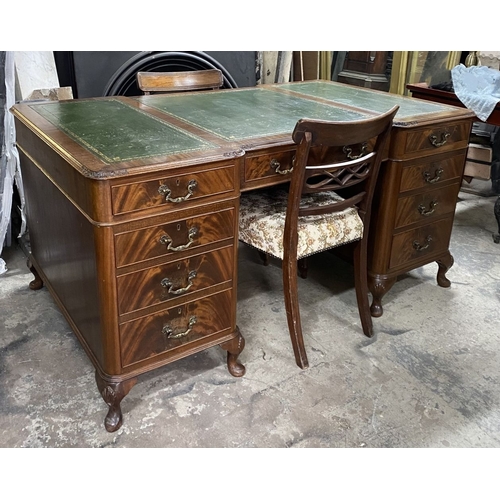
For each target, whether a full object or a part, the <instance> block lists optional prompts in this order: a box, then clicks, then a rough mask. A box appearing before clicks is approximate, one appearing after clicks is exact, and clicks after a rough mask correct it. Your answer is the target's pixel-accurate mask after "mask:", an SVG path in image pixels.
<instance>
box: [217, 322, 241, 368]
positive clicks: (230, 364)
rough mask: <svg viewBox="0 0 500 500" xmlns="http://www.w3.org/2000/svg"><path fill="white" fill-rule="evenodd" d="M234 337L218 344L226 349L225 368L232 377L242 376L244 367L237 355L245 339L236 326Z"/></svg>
mask: <svg viewBox="0 0 500 500" xmlns="http://www.w3.org/2000/svg"><path fill="white" fill-rule="evenodd" d="M236 330H237V332H238V334H237V335H236V337H234V338H232V339H231V340H228V341H227V342H223V343H222V344H220V346H221V347H222V349H224V350H225V351H227V369H228V370H229V373H230V374H231V375H232V376H233V377H243V375H245V367H244V366H243V365H242V364H241V363H240V362H239V361H238V356H239V355H240V354H241V351H243V348H244V347H245V339H244V338H243V336H242V335H241V333H240V331H239V330H238V327H236Z"/></svg>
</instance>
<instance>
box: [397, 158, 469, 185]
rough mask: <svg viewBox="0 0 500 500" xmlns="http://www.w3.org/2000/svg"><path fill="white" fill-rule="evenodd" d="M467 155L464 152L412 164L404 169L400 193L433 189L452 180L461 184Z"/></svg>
mask: <svg viewBox="0 0 500 500" xmlns="http://www.w3.org/2000/svg"><path fill="white" fill-rule="evenodd" d="M465 155H466V152H465V151H464V152H463V153H462V154H459V155H454V156H451V157H450V156H448V157H447V156H439V157H433V158H432V159H431V160H430V161H426V162H419V163H414V164H413V163H410V164H409V165H408V166H405V167H403V169H402V174H401V185H400V186H401V187H400V191H401V192H402V193H403V192H405V191H411V190H413V189H419V188H423V187H428V188H432V187H433V186H438V185H439V184H441V183H443V182H445V181H449V180H452V179H456V180H457V182H459V180H460V179H461V178H462V172H463V168H464V165H465Z"/></svg>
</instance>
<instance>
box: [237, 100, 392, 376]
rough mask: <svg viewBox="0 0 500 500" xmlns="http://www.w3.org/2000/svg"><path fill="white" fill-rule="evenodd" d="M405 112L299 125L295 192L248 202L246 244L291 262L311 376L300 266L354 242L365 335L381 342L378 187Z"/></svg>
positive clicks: (291, 305)
mask: <svg viewBox="0 0 500 500" xmlns="http://www.w3.org/2000/svg"><path fill="white" fill-rule="evenodd" d="M397 110H398V106H395V107H394V108H392V109H391V110H390V111H388V112H387V113H384V114H382V115H379V116H376V117H373V118H369V119H365V120H359V121H351V122H327V121H319V120H309V119H303V120H299V121H298V123H297V124H296V126H295V129H294V131H293V135H292V137H293V140H294V142H295V143H296V144H297V145H298V146H297V153H296V156H295V160H294V165H293V171H292V177H291V183H290V186H289V190H288V192H287V191H286V190H285V189H282V188H273V189H270V190H268V191H254V192H248V193H243V194H242V196H241V204H240V223H239V224H240V226H239V239H240V241H243V242H244V243H246V244H248V245H250V246H252V247H255V248H257V250H259V252H262V253H265V254H268V255H272V256H274V257H277V258H279V259H282V261H283V263H282V264H283V265H282V267H283V288H284V295H285V308H286V314H287V320H288V328H289V332H290V337H291V341H292V346H293V351H294V354H295V360H296V362H297V365H298V366H299V367H301V368H307V366H308V360H307V355H306V351H305V347H304V340H303V337H302V327H301V322H300V314H299V302H298V291H297V262H298V260H299V259H303V258H305V257H307V256H308V255H312V254H314V253H317V252H321V251H324V250H327V249H330V248H334V247H337V246H339V245H344V244H347V243H352V242H354V243H353V263H354V278H355V288H356V298H357V303H358V310H359V315H360V319H361V324H362V328H363V332H364V334H365V335H366V336H368V337H371V336H372V335H373V326H372V318H371V314H370V307H369V297H368V272H367V241H368V227H369V225H370V213H371V205H372V198H373V192H374V188H375V183H376V181H377V175H378V171H379V167H380V163H381V160H382V156H383V154H384V150H385V149H386V147H387V140H388V137H389V134H390V130H391V126H392V121H393V118H394V116H395V114H396V112H397ZM337 191H339V193H337ZM345 248H347V247H345Z"/></svg>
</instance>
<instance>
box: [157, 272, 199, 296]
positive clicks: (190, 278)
mask: <svg viewBox="0 0 500 500" xmlns="http://www.w3.org/2000/svg"><path fill="white" fill-rule="evenodd" d="M196 274H197V273H196V271H195V270H193V271H189V274H188V285H187V286H185V287H184V288H177V290H174V284H173V282H172V280H171V279H170V278H163V279H162V280H161V286H163V287H164V288H168V290H167V292H168V293H171V294H172V295H181V294H182V293H185V292H187V291H188V290H189V289H190V288H191V287H192V286H193V280H194V278H196Z"/></svg>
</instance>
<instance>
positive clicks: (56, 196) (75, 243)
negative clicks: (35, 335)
mask: <svg viewBox="0 0 500 500" xmlns="http://www.w3.org/2000/svg"><path fill="white" fill-rule="evenodd" d="M20 160H21V170H22V175H23V180H24V187H25V192H26V200H27V212H28V214H27V215H28V230H29V235H30V245H31V252H32V254H33V257H34V263H35V265H36V267H37V270H38V271H39V272H40V274H41V276H42V277H43V279H44V282H45V284H46V285H47V287H48V288H49V290H50V291H51V293H52V295H53V297H54V299H55V300H56V302H57V303H58V304H59V306H60V307H61V309H62V311H63V313H64V315H65V317H66V319H67V320H68V322H69V323H70V324H71V325H72V326H73V327H74V328H75V331H76V333H77V336H78V338H79V340H80V342H81V343H82V345H83V346H84V348H85V349H86V351H87V353H88V354H89V356H90V357H91V359H92V360H93V362H94V363H96V362H97V363H98V364H100V365H102V363H103V348H102V342H101V333H100V331H101V317H100V306H99V288H98V272H97V264H96V258H95V241H94V227H93V225H92V224H91V223H90V222H89V221H88V220H87V219H86V218H85V217H84V216H83V215H82V213H81V212H80V211H79V210H77V209H76V208H75V206H74V205H73V204H72V203H70V202H69V200H68V199H67V198H66V197H65V196H64V194H63V193H62V192H61V191H60V190H59V189H58V188H57V186H55V185H54V184H53V183H52V182H51V181H50V180H49V179H48V178H47V177H46V176H45V175H44V174H43V173H42V172H41V171H40V170H39V169H38V168H37V167H36V165H35V164H34V163H33V162H32V161H31V160H30V159H29V158H28V157H27V156H25V155H24V154H23V153H22V152H20Z"/></svg>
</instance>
